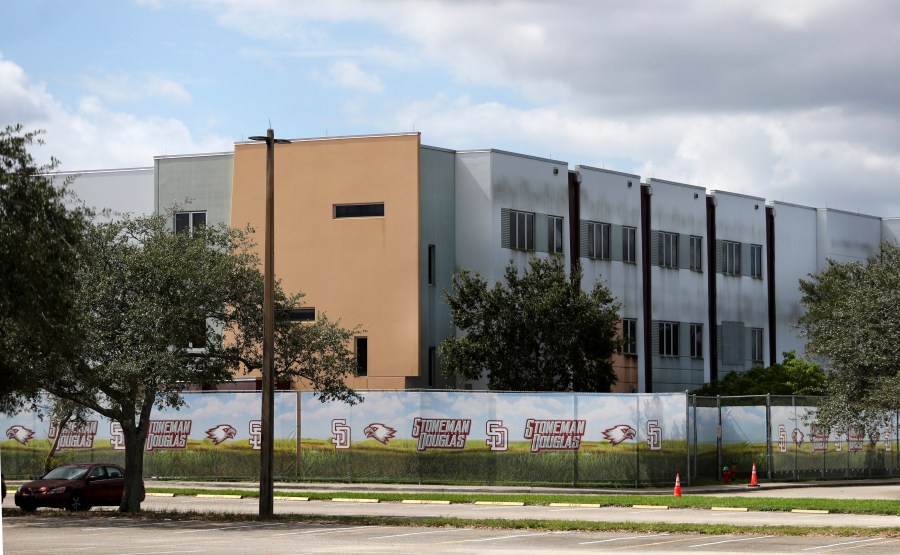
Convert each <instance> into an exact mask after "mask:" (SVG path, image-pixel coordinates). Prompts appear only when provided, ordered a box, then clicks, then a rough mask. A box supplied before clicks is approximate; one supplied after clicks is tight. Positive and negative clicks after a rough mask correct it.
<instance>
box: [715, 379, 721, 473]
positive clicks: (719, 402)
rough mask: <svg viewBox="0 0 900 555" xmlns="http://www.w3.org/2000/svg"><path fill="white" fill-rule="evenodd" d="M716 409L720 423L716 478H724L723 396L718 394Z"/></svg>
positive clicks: (717, 434) (717, 429)
mask: <svg viewBox="0 0 900 555" xmlns="http://www.w3.org/2000/svg"><path fill="white" fill-rule="evenodd" d="M716 410H717V411H718V413H719V423H718V425H717V426H716V456H717V459H716V478H717V479H718V480H721V479H722V396H721V395H716Z"/></svg>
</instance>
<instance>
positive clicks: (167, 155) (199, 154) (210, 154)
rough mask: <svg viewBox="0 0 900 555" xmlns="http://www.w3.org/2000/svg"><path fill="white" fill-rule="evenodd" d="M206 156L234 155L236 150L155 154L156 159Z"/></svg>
mask: <svg viewBox="0 0 900 555" xmlns="http://www.w3.org/2000/svg"><path fill="white" fill-rule="evenodd" d="M205 156H234V151H230V152H228V151H225V152H197V153H194V154H161V155H159V156H154V157H153V159H154V160H170V159H173V158H202V157H205Z"/></svg>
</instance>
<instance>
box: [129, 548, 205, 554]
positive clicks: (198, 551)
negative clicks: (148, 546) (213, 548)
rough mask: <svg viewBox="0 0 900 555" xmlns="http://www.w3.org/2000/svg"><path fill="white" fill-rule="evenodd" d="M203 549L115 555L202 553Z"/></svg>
mask: <svg viewBox="0 0 900 555" xmlns="http://www.w3.org/2000/svg"><path fill="white" fill-rule="evenodd" d="M204 551H206V550H205V549H192V550H190V551H137V552H128V553H116V555H171V554H172V553H203V552H204Z"/></svg>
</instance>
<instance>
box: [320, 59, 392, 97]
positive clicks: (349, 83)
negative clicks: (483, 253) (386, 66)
mask: <svg viewBox="0 0 900 555" xmlns="http://www.w3.org/2000/svg"><path fill="white" fill-rule="evenodd" d="M328 75H329V77H330V78H331V81H332V82H333V83H334V84H336V85H338V86H340V87H345V88H349V89H359V90H361V91H364V92H369V93H380V92H382V91H383V90H384V83H383V82H382V81H381V79H380V78H379V77H378V76H377V75H373V74H371V73H366V72H365V71H363V70H362V69H360V67H359V66H358V65H357V64H356V63H355V62H352V61H350V60H339V61H337V62H334V63H333V64H331V67H330V68H329V70H328Z"/></svg>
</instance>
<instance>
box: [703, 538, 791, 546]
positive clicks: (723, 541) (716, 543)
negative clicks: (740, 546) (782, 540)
mask: <svg viewBox="0 0 900 555" xmlns="http://www.w3.org/2000/svg"><path fill="white" fill-rule="evenodd" d="M774 537H775V536H756V537H755V538H738V539H735V540H722V541H717V542H709V543H698V544H697V545H689V546H688V547H706V546H707V545H719V544H720V543H734V542H749V541H753V540H764V539H766V538H774Z"/></svg>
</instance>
